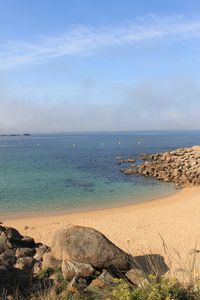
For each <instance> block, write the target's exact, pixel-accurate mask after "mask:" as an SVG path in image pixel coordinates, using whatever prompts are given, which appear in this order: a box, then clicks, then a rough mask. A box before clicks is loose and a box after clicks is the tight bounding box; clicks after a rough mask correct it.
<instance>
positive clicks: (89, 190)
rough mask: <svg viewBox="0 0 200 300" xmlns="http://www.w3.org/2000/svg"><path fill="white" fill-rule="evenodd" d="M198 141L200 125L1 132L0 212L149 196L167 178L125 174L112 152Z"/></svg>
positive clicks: (162, 188) (163, 189) (82, 206)
mask: <svg viewBox="0 0 200 300" xmlns="http://www.w3.org/2000/svg"><path fill="white" fill-rule="evenodd" d="M196 144H200V131H185V132H184V131H180V132H178V131H177V132H168V131H164V132H158V131H157V132H127V133H126V132H123V133H81V134H78V133H76V134H72V133H71V134H62V135H61V134H57V135H32V136H18V137H0V218H3V217H7V216H11V215H12V216H13V215H16V216H22V215H37V214H46V213H48V214H49V213H50V214H56V213H64V212H72V211H80V210H92V209H96V208H106V207H115V206H121V205H125V204H133V203H137V202H141V201H148V200H150V199H153V198H157V197H160V196H164V195H168V194H170V193H173V192H174V191H175V187H174V186H173V185H172V184H169V183H162V182H159V181H156V180H155V179H152V178H146V177H137V176H135V175H132V176H125V175H124V174H123V173H121V172H120V168H121V167H122V166H119V165H118V164H117V160H116V157H117V156H122V157H124V158H126V157H128V155H133V157H134V158H139V155H140V154H142V153H153V152H160V151H167V150H172V149H175V148H177V147H186V146H192V145H196Z"/></svg>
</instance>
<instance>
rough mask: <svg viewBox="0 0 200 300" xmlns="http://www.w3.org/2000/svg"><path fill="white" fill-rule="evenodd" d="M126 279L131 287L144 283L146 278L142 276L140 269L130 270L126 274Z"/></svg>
mask: <svg viewBox="0 0 200 300" xmlns="http://www.w3.org/2000/svg"><path fill="white" fill-rule="evenodd" d="M125 275H126V277H127V278H128V280H129V281H130V282H131V283H132V284H133V285H137V286H139V285H141V284H143V283H144V282H145V281H146V282H147V278H146V276H145V274H144V272H143V271H142V270H140V269H132V270H129V271H128V272H126V274H125Z"/></svg>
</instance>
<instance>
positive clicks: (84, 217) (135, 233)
mask: <svg viewBox="0 0 200 300" xmlns="http://www.w3.org/2000/svg"><path fill="white" fill-rule="evenodd" d="M4 224H5V225H7V226H12V227H15V228H17V229H18V230H19V231H20V232H21V233H22V234H24V235H30V236H32V237H34V238H35V239H36V241H40V242H43V243H46V244H47V245H50V243H51V238H52V235H53V233H54V232H55V230H56V229H58V228H59V227H62V226H64V225H67V224H77V225H85V226H90V227H93V228H95V229H97V230H99V231H101V232H102V233H104V234H105V235H106V236H107V237H108V238H109V239H110V240H111V241H112V242H113V243H115V244H116V245H118V246H119V247H120V248H122V249H124V250H125V251H128V252H129V253H131V254H133V255H141V254H149V253H152V254H156V253H157V254H161V255H163V256H164V257H165V259H166V260H167V263H168V264H170V263H171V262H170V261H172V263H173V266H174V269H177V268H179V267H181V268H182V267H183V264H184V262H185V261H186V260H187V262H189V261H190V259H191V260H192V257H193V253H194V251H193V249H194V248H196V249H198V246H199V249H200V187H193V188H184V189H183V190H180V191H179V192H177V193H176V194H173V195H171V196H168V197H165V198H162V199H159V200H153V201H149V202H146V203H141V204H136V205H131V206H126V207H120V208H113V209H106V210H99V211H93V212H82V213H73V214H68V215H67V214H66V215H57V216H44V217H41V216H40V217H31V218H21V219H11V220H5V222H4ZM26 226H28V228H26ZM163 240H164V241H165V243H166V245H167V249H166V245H165V246H163ZM198 242H199V243H198ZM177 253H178V254H177ZM198 256H200V254H198V253H197V258H196V260H197V261H200V259H199V258H198Z"/></svg>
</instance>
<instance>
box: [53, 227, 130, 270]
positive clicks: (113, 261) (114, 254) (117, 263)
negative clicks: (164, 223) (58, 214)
mask: <svg viewBox="0 0 200 300" xmlns="http://www.w3.org/2000/svg"><path fill="white" fill-rule="evenodd" d="M51 254H52V256H53V257H54V258H55V259H57V260H61V261H62V260H66V261H67V260H72V261H76V262H81V263H87V264H90V265H92V266H93V267H97V268H116V269H119V270H127V269H128V268H129V264H130V260H131V257H130V255H128V254H127V253H125V252H124V251H122V250H121V249H119V248H118V247H117V246H115V245H114V244H113V243H112V242H111V241H110V240H108V239H107V238H106V237H105V236H104V235H103V234H102V233H100V232H99V231H97V230H95V229H93V228H89V227H84V226H75V225H73V226H67V227H65V228H62V229H59V230H58V231H57V232H56V233H55V234H54V236H53V239H52V247H51Z"/></svg>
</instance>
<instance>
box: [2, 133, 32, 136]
mask: <svg viewBox="0 0 200 300" xmlns="http://www.w3.org/2000/svg"><path fill="white" fill-rule="evenodd" d="M30 135H31V134H30V133H24V134H0V136H30Z"/></svg>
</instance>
